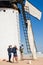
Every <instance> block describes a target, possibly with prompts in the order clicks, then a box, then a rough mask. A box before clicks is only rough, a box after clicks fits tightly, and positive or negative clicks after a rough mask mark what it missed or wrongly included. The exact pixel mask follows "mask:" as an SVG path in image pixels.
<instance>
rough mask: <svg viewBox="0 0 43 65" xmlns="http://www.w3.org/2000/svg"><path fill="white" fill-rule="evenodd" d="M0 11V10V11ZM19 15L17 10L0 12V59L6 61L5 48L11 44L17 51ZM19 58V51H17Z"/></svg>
mask: <svg viewBox="0 0 43 65" xmlns="http://www.w3.org/2000/svg"><path fill="white" fill-rule="evenodd" d="M0 10H1V9H0ZM18 31H19V13H18V11H17V10H13V9H6V11H5V12H3V10H1V11H0V59H8V55H7V48H8V46H9V45H10V44H11V45H12V46H14V45H17V47H18V49H19V43H20V41H19V39H20V38H19V37H20V36H19V34H20V33H19V32H18ZM18 56H19V51H18Z"/></svg>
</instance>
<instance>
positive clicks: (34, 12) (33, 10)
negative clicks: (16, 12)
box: [24, 1, 41, 20]
mask: <svg viewBox="0 0 43 65" xmlns="http://www.w3.org/2000/svg"><path fill="white" fill-rule="evenodd" d="M24 8H25V11H27V12H29V14H31V15H32V16H34V17H36V18H37V19H39V20H40V19H41V12H40V11H39V10H38V9H37V8H35V7H34V6H33V5H32V4H31V3H29V2H28V1H26V3H25V6H24ZM26 8H28V10H26Z"/></svg>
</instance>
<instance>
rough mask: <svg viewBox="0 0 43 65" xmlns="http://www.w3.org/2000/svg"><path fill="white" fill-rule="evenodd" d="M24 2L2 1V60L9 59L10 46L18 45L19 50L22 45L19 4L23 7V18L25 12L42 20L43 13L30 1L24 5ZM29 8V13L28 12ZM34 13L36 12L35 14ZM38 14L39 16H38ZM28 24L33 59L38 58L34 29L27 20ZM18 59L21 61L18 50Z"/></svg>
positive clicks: (0, 26) (14, 0)
mask: <svg viewBox="0 0 43 65" xmlns="http://www.w3.org/2000/svg"><path fill="white" fill-rule="evenodd" d="M23 1H24V0H21V1H20V0H7V1H6V0H2V1H0V51H1V52H0V58H2V59H4V58H5V59H6V58H7V47H8V45H10V44H11V45H16V46H17V47H18V49H19V44H20V27H19V9H18V7H17V3H20V4H21V5H22V10H23V16H24V11H27V12H28V13H30V14H31V15H32V16H34V17H36V18H37V19H39V20H40V18H41V12H40V11H39V10H38V9H36V8H35V7H34V6H33V5H31V4H30V3H29V2H28V1H26V2H25V5H23ZM26 7H27V8H29V11H28V10H26ZM33 11H34V12H33ZM36 13H37V14H36ZM24 19H25V23H27V24H28V26H27V27H28V39H29V45H30V49H31V52H32V54H33V58H36V48H35V43H34V37H33V34H32V28H31V23H30V20H26V18H25V16H24ZM18 58H19V59H20V52H19V50H18Z"/></svg>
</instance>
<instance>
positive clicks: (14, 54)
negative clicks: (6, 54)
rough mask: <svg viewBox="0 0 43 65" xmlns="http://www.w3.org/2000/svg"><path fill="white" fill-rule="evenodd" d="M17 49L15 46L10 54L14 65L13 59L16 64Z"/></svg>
mask: <svg viewBox="0 0 43 65" xmlns="http://www.w3.org/2000/svg"><path fill="white" fill-rule="evenodd" d="M17 50H18V49H17V47H16V45H15V46H14V47H13V48H12V53H13V63H14V59H15V61H16V62H18V57H17Z"/></svg>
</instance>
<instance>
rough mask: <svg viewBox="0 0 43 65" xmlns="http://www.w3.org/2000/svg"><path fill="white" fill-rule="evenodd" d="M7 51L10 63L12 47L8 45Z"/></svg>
mask: <svg viewBox="0 0 43 65" xmlns="http://www.w3.org/2000/svg"><path fill="white" fill-rule="evenodd" d="M7 51H8V59H9V62H11V53H12V45H9V47H8V49H7Z"/></svg>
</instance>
